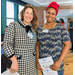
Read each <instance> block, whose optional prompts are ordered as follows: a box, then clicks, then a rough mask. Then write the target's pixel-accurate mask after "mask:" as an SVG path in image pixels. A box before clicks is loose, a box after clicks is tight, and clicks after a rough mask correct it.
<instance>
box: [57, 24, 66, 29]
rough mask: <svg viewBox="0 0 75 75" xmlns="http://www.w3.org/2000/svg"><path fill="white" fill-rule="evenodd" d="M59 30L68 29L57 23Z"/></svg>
mask: <svg viewBox="0 0 75 75" xmlns="http://www.w3.org/2000/svg"><path fill="white" fill-rule="evenodd" d="M57 28H60V29H66V26H64V25H62V24H61V23H57Z"/></svg>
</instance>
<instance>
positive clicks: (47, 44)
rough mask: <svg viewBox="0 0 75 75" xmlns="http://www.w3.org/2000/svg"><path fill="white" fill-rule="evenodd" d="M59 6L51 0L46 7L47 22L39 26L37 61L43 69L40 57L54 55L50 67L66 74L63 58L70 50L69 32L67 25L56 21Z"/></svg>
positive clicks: (60, 73) (38, 66)
mask: <svg viewBox="0 0 75 75" xmlns="http://www.w3.org/2000/svg"><path fill="white" fill-rule="evenodd" d="M58 7H59V5H58V4H57V3H56V2H55V1H54V2H51V3H50V4H49V5H48V6H47V8H46V19H47V23H46V24H44V25H40V26H38V28H37V36H38V41H37V43H36V61H37V68H38V69H39V70H40V71H43V69H42V68H41V67H40V65H39V62H38V59H39V58H45V57H49V56H52V59H53V61H54V64H52V65H51V66H50V69H52V70H54V71H57V72H58V75H64V61H63V60H64V57H65V56H66V54H67V52H68V50H69V34H68V31H67V29H66V27H65V26H63V25H62V24H60V23H56V22H55V19H56V16H57V14H58ZM63 45H64V46H63Z"/></svg>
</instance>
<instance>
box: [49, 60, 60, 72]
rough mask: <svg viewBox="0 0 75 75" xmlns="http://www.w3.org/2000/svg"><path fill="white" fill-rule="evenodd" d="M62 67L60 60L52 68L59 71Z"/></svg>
mask: <svg viewBox="0 0 75 75" xmlns="http://www.w3.org/2000/svg"><path fill="white" fill-rule="evenodd" d="M60 65H61V62H60V61H59V60H57V61H56V62H55V63H54V64H52V65H51V66H50V68H51V69H52V70H54V71H57V70H58V69H59V67H60Z"/></svg>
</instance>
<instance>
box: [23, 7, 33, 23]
mask: <svg viewBox="0 0 75 75" xmlns="http://www.w3.org/2000/svg"><path fill="white" fill-rule="evenodd" d="M23 16H24V20H23V21H24V22H25V23H26V24H30V22H31V21H32V20H33V9H32V8H27V9H26V10H25V12H24V14H23Z"/></svg>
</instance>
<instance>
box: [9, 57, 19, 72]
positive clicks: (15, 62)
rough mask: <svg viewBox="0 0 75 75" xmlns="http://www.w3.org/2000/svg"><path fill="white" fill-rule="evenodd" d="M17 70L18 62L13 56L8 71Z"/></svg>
mask: <svg viewBox="0 0 75 75" xmlns="http://www.w3.org/2000/svg"><path fill="white" fill-rule="evenodd" d="M17 71H18V62H17V59H16V57H15V58H14V60H12V65H11V68H10V72H11V73H15V72H17Z"/></svg>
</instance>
